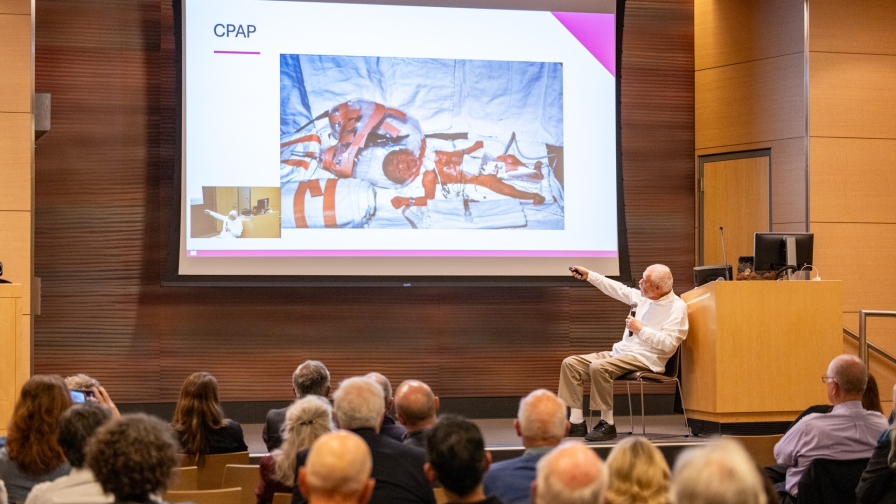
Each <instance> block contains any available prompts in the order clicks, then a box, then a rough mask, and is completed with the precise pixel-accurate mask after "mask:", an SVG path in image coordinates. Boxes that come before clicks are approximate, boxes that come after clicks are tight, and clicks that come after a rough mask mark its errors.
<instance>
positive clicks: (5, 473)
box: [0, 375, 71, 502]
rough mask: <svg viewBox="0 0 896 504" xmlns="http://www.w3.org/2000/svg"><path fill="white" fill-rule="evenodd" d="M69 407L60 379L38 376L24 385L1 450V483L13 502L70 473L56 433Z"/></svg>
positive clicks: (21, 500) (21, 499) (69, 401)
mask: <svg viewBox="0 0 896 504" xmlns="http://www.w3.org/2000/svg"><path fill="white" fill-rule="evenodd" d="M69 406H71V397H69V393H68V388H67V387H66V386H65V382H63V381H62V378H61V377H59V376H53V375H35V376H33V377H31V379H30V380H28V381H27V382H25V385H23V386H22V391H21V392H20V393H19V400H18V401H16V405H15V407H14V408H13V412H12V419H11V420H10V422H9V427H8V430H7V439H6V446H4V447H3V448H0V480H3V482H4V483H5V484H6V490H7V492H9V499H10V500H11V501H12V502H24V501H25V499H26V498H27V497H28V492H30V491H31V489H32V488H33V487H34V486H35V485H37V484H38V483H43V482H44V481H52V480H54V479H56V478H59V477H61V476H65V475H66V474H68V473H69V470H70V469H71V466H70V465H69V463H68V462H67V461H66V460H65V454H64V453H63V451H62V448H61V447H60V446H59V442H58V441H57V434H56V432H57V430H58V428H59V417H61V416H62V414H63V413H65V410H67V409H68V408H69Z"/></svg>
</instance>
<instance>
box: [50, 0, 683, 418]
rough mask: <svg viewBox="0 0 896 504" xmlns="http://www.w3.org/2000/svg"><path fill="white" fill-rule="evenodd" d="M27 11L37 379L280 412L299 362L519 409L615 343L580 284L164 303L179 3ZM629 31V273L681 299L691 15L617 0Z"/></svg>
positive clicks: (203, 292) (259, 292) (613, 324)
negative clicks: (668, 273)
mask: <svg viewBox="0 0 896 504" xmlns="http://www.w3.org/2000/svg"><path fill="white" fill-rule="evenodd" d="M37 12H38V16H37V22H38V27H37V28H38V29H37V41H36V61H37V74H36V78H37V84H38V88H39V89H40V90H41V91H42V92H50V93H52V94H53V114H54V116H53V131H51V133H50V134H48V135H46V136H45V137H44V138H43V139H42V140H41V147H40V149H38V153H37V160H36V169H37V197H36V208H37V216H36V241H37V248H36V250H37V257H36V268H37V271H38V275H39V276H41V277H42V278H43V291H44V296H43V300H44V302H43V314H42V315H41V316H40V317H38V318H37V320H36V325H35V368H36V371H37V372H52V373H60V374H63V375H65V374H70V373H74V372H87V373H89V374H91V375H94V376H96V377H97V378H98V379H99V380H101V381H102V382H103V383H104V384H105V385H107V387H108V388H110V390H112V391H113V392H114V397H115V399H116V400H117V401H120V402H123V403H127V402H160V401H173V400H175V399H176V395H177V391H178V389H179V387H180V385H181V383H182V382H183V380H184V378H185V377H186V376H187V375H188V374H190V373H192V372H194V371H198V370H207V371H210V372H212V373H213V374H215V376H216V377H217V378H218V380H219V382H220V384H221V396H222V399H223V400H225V401H261V400H283V399H289V398H290V397H291V396H292V391H291V386H290V376H291V374H292V371H293V370H294V369H295V367H296V365H297V364H299V363H300V362H302V361H303V360H305V359H309V358H315V359H320V360H322V361H324V362H325V363H326V364H327V366H328V367H329V368H330V370H331V372H332V374H333V377H334V379H336V380H339V379H342V378H344V377H347V376H351V375H354V374H358V373H364V372H368V371H371V370H378V371H380V372H383V373H384V374H386V375H387V376H389V377H390V379H392V381H393V383H394V384H397V383H398V382H399V381H401V380H403V379H406V378H411V377H414V378H419V379H423V380H425V381H427V382H429V383H430V384H432V385H433V388H434V389H435V390H436V392H437V393H439V394H440V395H442V396H445V397H463V396H471V397H475V396H480V397H492V396H520V395H523V394H525V393H527V392H529V391H531V390H532V389H534V388H536V387H545V388H548V389H555V388H556V386H557V382H558V371H559V366H560V361H561V359H562V358H563V357H565V356H566V355H569V354H571V353H576V352H593V351H599V350H606V349H609V347H610V345H611V344H612V343H613V342H614V341H617V340H618V339H619V337H620V334H621V331H622V321H623V320H624V318H625V313H626V306H625V305H623V304H621V303H617V302H614V301H612V300H609V299H607V298H606V297H605V296H603V295H602V294H601V293H600V292H598V291H597V290H596V289H593V288H591V287H588V286H585V287H584V288H530V289H517V288H479V289H473V288H415V289H400V288H363V289H336V288H317V289H311V288H199V287H166V288H162V287H160V285H159V281H160V278H161V270H162V267H163V264H164V253H165V250H166V247H167V240H168V239H169V236H168V233H167V231H168V223H169V222H170V221H171V219H172V218H175V216H173V215H171V213H170V212H171V207H170V204H169V202H170V198H171V196H172V180H173V176H174V174H175V173H177V172H178V171H179V167H178V166H176V165H175V154H176V152H175V149H176V143H175V140H176V138H175V134H176V130H175V127H174V126H175V121H176V117H175V104H176V103H177V100H178V97H177V94H176V92H175V90H176V83H175V82H174V79H175V73H174V68H175V67H174V62H175V59H174V56H175V55H174V39H173V25H172V23H173V18H172V12H171V3H170V2H166V1H161V2H159V1H158V0H144V1H137V2H109V1H102V0H91V1H84V2H79V3H78V4H77V6H73V5H72V4H71V2H68V1H65V0H37ZM134 26H139V27H140V29H139V30H135V29H133V27H134ZM625 33H626V41H625V42H624V49H625V56H624V59H623V62H622V67H623V70H622V72H623V75H625V77H624V80H623V96H622V100H623V108H622V114H623V125H624V127H625V128H626V129H625V136H624V137H623V160H624V166H623V170H624V177H625V183H626V200H627V208H626V215H627V218H628V223H629V224H628V226H629V243H630V246H631V250H632V253H631V255H632V264H633V266H632V267H633V269H635V270H636V271H637V272H638V273H637V274H640V271H641V270H643V269H644V268H645V267H646V266H647V265H649V264H652V263H655V262H665V263H667V264H669V265H670V266H671V267H672V269H673V272H674V274H675V275H676V278H677V279H678V280H679V281H678V283H677V284H676V291H678V292H683V291H684V290H687V289H688V288H689V287H690V283H691V274H690V268H691V267H692V266H693V234H692V233H693V230H692V226H693V198H694V193H693V183H692V180H693V157H692V156H693V153H692V150H691V145H693V92H694V91H693V90H694V87H693V10H692V7H691V3H690V2H688V1H685V0H669V1H665V2H651V1H629V2H628V10H627V14H626V32H625ZM97 89H102V90H104V93H103V94H102V95H100V94H97V93H96V90H97ZM659 193H662V194H663V195H664V197H663V198H662V201H660V199H658V198H653V197H650V196H652V195H655V194H659ZM658 243H662V244H663V246H662V247H658V246H657V244H658ZM660 390H661V391H663V392H668V391H669V390H670V389H668V387H666V388H663V389H660ZM654 391H656V389H654Z"/></svg>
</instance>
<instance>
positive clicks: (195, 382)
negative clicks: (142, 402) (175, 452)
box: [171, 372, 248, 465]
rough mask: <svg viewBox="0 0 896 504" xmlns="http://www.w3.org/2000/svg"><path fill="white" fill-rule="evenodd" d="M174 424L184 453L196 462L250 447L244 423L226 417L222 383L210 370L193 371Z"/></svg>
mask: <svg viewBox="0 0 896 504" xmlns="http://www.w3.org/2000/svg"><path fill="white" fill-rule="evenodd" d="M171 427H173V428H174V431H175V432H176V433H177V437H178V440H179V442H180V445H181V447H182V449H183V453H186V454H187V455H190V456H192V458H193V463H195V464H196V465H202V464H203V463H204V462H205V456H206V455H214V454H218V453H234V452H241V451H246V450H248V447H247V446H246V442H245V441H244V440H243V429H242V427H240V424H239V423H237V422H236V421H234V420H229V419H226V418H224V411H223V410H221V405H220V404H219V403H218V382H217V380H215V377H214V376H212V375H210V374H209V373H204V372H199V373H193V374H192V375H190V377H189V378H187V379H186V381H184V384H183V386H182V387H181V388H180V397H179V398H178V399H177V406H176V407H175V409H174V418H173V419H172V420H171Z"/></svg>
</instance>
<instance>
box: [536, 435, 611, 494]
mask: <svg viewBox="0 0 896 504" xmlns="http://www.w3.org/2000/svg"><path fill="white" fill-rule="evenodd" d="M561 458H562V459H563V460H562V461H561V460H560V459H561ZM555 459H557V460H556V461H555ZM605 473H606V472H605V471H604V469H603V463H602V462H601V460H600V457H598V456H597V454H596V453H594V451H592V450H591V448H589V447H587V446H585V445H584V444H582V443H574V442H573V443H565V444H562V445H560V446H558V447H557V448H555V449H553V450H551V451H550V452H549V453H548V454H546V455H545V456H544V457H542V458H541V460H539V461H538V465H537V466H536V477H535V480H536V495H535V501H536V502H537V503H538V504H595V503H599V502H603V497H604V490H605V489H606V486H607V478H606V474H605ZM583 482H584V483H585V484H584V485H583V484H582V483H583Z"/></svg>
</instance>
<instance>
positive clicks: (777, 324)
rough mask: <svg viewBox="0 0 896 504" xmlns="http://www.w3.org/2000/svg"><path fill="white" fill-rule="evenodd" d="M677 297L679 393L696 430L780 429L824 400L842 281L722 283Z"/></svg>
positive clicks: (837, 345) (836, 347) (839, 342)
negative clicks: (683, 330) (684, 312)
mask: <svg viewBox="0 0 896 504" xmlns="http://www.w3.org/2000/svg"><path fill="white" fill-rule="evenodd" d="M681 298H682V299H683V300H684V301H685V302H686V303H687V304H688V321H689V325H690V329H689V331H688V337H687V339H686V340H685V342H684V344H683V346H682V390H683V393H682V398H683V400H684V402H683V405H684V408H685V411H686V413H687V416H688V422H689V423H690V425H691V428H692V431H693V432H694V433H695V434H719V433H720V434H730V435H760V434H780V433H783V432H784V430H785V429H786V428H787V426H788V425H789V424H790V422H792V421H793V420H794V419H795V418H796V417H797V415H799V413H800V412H802V411H803V410H805V409H806V408H807V407H809V406H811V405H813V404H828V399H827V394H826V391H825V386H824V384H823V383H822V382H821V376H822V375H823V374H825V372H826V371H827V366H828V364H829V363H830V361H831V359H833V358H834V357H836V356H837V355H839V354H841V353H843V333H842V331H843V329H842V326H843V315H842V310H843V302H842V298H843V294H842V287H841V284H840V282H838V281H789V282H775V281H737V282H721V281H720V282H711V283H709V284H706V285H704V286H701V287H698V288H696V289H694V290H692V291H690V292H686V293H684V294H683V295H682V296H681Z"/></svg>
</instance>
